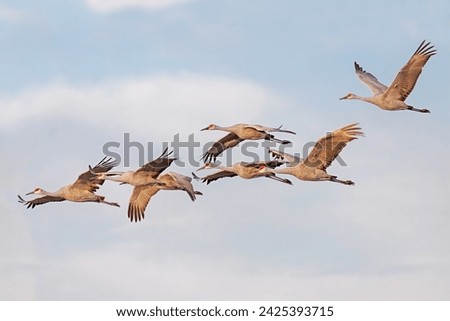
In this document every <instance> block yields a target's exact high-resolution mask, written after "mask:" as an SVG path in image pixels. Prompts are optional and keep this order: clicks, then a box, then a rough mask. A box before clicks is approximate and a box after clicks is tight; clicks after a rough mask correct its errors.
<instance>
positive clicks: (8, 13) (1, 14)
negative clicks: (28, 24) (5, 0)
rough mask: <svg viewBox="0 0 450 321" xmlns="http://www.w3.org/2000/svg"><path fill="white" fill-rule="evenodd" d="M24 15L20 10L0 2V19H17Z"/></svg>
mask: <svg viewBox="0 0 450 321" xmlns="http://www.w3.org/2000/svg"><path fill="white" fill-rule="evenodd" d="M24 15H25V13H24V12H22V11H20V10H17V9H13V8H9V7H6V6H4V5H1V4H0V20H5V21H17V20H20V19H22V18H23V17H24Z"/></svg>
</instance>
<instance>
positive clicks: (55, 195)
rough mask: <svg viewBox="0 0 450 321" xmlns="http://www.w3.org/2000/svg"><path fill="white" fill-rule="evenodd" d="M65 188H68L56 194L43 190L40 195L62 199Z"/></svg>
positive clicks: (63, 188)
mask: <svg viewBox="0 0 450 321" xmlns="http://www.w3.org/2000/svg"><path fill="white" fill-rule="evenodd" d="M65 188H66V186H63V187H61V188H60V189H58V190H57V191H55V192H49V191H46V190H43V189H42V188H41V192H40V193H39V194H41V195H45V196H51V197H61V196H62V195H63V193H64V190H65Z"/></svg>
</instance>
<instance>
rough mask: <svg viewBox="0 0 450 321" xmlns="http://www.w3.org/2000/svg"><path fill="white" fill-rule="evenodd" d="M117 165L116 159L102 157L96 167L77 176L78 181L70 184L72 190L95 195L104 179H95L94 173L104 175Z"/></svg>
mask: <svg viewBox="0 0 450 321" xmlns="http://www.w3.org/2000/svg"><path fill="white" fill-rule="evenodd" d="M117 165H118V162H117V160H116V159H113V158H111V157H104V158H103V159H102V160H101V161H100V162H99V163H98V164H97V165H95V166H94V167H93V168H90V169H89V170H88V171H86V172H84V173H82V174H81V175H80V176H78V179H77V180H76V181H75V182H74V183H73V184H72V188H81V189H87V190H89V191H90V192H92V193H95V192H96V191H97V190H98V188H99V186H100V185H103V183H104V182H105V180H104V179H99V178H96V177H97V176H96V175H95V174H94V173H97V174H98V173H106V172H108V171H110V170H111V169H112V168H114V167H115V166H117Z"/></svg>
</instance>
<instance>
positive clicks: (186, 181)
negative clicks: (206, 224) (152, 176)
mask: <svg viewBox="0 0 450 321" xmlns="http://www.w3.org/2000/svg"><path fill="white" fill-rule="evenodd" d="M164 176H165V177H166V176H167V179H170V180H171V181H172V184H170V183H169V184H168V185H169V186H170V185H172V186H174V187H175V189H178V190H182V191H185V192H186V193H187V194H188V195H189V197H190V198H191V200H192V201H195V199H196V196H195V195H202V194H201V193H200V192H198V191H195V190H194V186H192V183H191V181H192V178H190V177H188V176H185V175H182V174H179V173H175V172H170V173H167V174H166V175H164ZM163 181H164V182H166V179H163ZM162 189H164V187H162Z"/></svg>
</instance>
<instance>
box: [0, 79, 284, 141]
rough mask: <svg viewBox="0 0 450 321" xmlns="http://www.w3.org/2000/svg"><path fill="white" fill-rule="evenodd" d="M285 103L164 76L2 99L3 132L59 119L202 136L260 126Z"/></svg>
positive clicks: (242, 84)
mask: <svg viewBox="0 0 450 321" xmlns="http://www.w3.org/2000/svg"><path fill="white" fill-rule="evenodd" d="M280 100H281V101H282V99H281V98H280V97H277V95H276V94H274V93H271V92H270V91H269V90H267V89H266V88H264V87H261V86H258V85H256V84H253V83H251V82H249V81H245V80H241V79H230V78H223V77H215V76H207V75H198V74H179V75H172V76H167V75H161V76H155V77H150V78H144V79H129V80H120V81H112V82H107V83H103V84H99V85H94V86H72V85H67V84H64V83H56V84H52V85H47V86H43V87H40V88H34V89H30V90H27V91H24V92H22V93H20V94H18V95H17V96H14V97H3V98H0V105H1V106H2V108H3V110H5V111H6V112H5V113H4V115H3V116H2V118H1V119H0V128H4V129H7V128H10V129H11V128H13V127H14V126H15V125H16V124H18V123H19V122H23V121H27V120H31V119H33V121H36V120H39V121H43V120H45V119H52V118H55V117H56V118H66V119H72V120H79V121H82V122H86V123H89V124H91V125H95V126H98V127H99V128H107V129H114V130H120V131H126V132H129V131H133V133H134V134H141V135H149V134H152V135H153V134H154V135H158V134H161V133H166V135H167V133H171V134H172V135H173V134H175V133H179V132H183V131H184V132H187V133H192V132H194V131H198V130H199V129H200V128H203V127H205V126H207V125H208V124H209V123H211V122H220V123H222V124H224V125H227V124H228V125H231V124H233V123H235V122H237V121H236V120H239V121H241V122H257V121H258V120H259V119H260V118H261V116H262V114H263V113H264V112H265V111H266V110H270V108H272V106H274V105H276V106H278V108H282V104H283V102H281V105H280ZM268 125H271V124H268ZM275 125H276V124H275ZM150 128H151V129H150Z"/></svg>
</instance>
